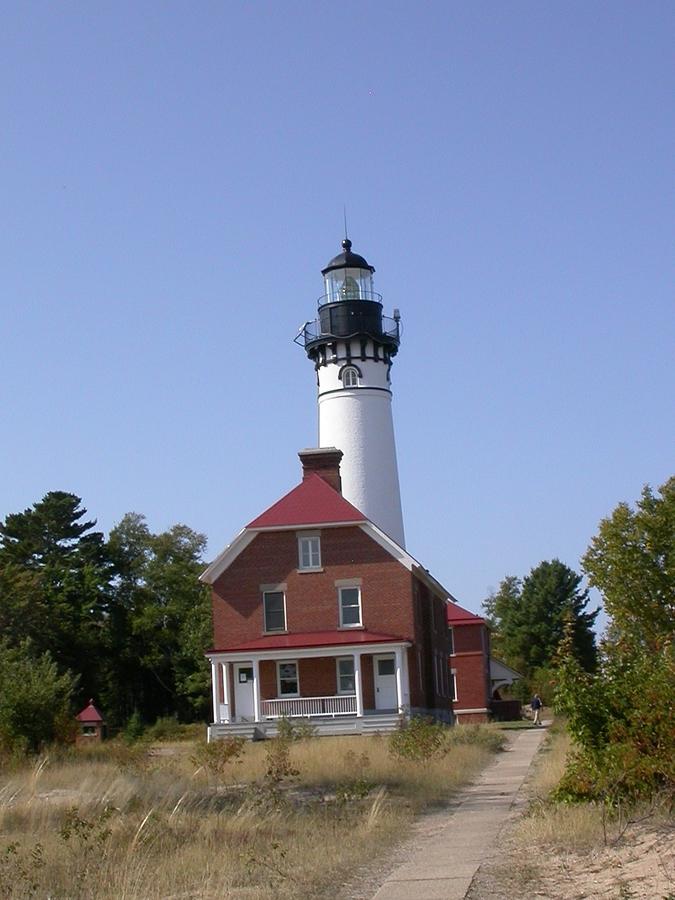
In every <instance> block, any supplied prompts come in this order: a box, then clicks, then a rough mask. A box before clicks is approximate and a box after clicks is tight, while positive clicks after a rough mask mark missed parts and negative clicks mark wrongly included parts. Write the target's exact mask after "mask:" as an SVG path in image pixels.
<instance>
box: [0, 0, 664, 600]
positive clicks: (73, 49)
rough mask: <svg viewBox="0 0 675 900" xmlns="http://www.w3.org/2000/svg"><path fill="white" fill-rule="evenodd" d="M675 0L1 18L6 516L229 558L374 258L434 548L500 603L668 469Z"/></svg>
mask: <svg viewBox="0 0 675 900" xmlns="http://www.w3.org/2000/svg"><path fill="white" fill-rule="evenodd" d="M674 34H675V7H674V6H673V5H672V4H671V3H657V2H646V3H639V4H638V3H621V2H612V3H600V2H591V3H588V2H567V3H559V4H542V3H528V2H515V3H508V4H504V3H496V2H494V3H480V2H477V3H474V2H472V3H463V4H460V3H452V2H427V3H418V4H412V3H401V2H392V3H387V4H384V3H374V2H359V3H354V2H350V0H347V2H342V3H340V4H335V3H327V2H311V3H310V2H302V3H300V2H283V3H281V2H277V3H269V2H258V3H252V2H220V3H215V2H201V3H199V4H189V3H186V2H180V3H179V2H171V3H159V2H152V3H150V2H141V3H137V2H134V3H130V2H115V3H112V2H97V3H96V4H88V3H75V2H67V3H59V4H55V3H47V2H34V3H30V4H26V3H18V2H15V3H8V4H6V5H5V6H4V8H3V28H2V32H1V33H0V78H1V80H0V86H1V90H0V114H1V121H2V140H1V141H0V196H1V197H2V217H1V219H0V221H1V222H2V240H0V278H1V279H2V281H1V295H0V296H1V297H2V307H3V315H2V318H1V322H2V328H3V339H2V354H1V357H0V365H1V376H2V377H1V378H0V403H1V404H2V418H1V423H2V424H1V427H2V435H1V444H0V446H1V454H2V460H1V465H0V517H2V518H4V516H5V515H6V514H7V513H9V512H13V511H17V510H20V509H23V508H25V507H27V506H29V505H31V504H32V503H33V502H35V501H36V500H38V499H40V498H41V497H42V496H43V495H44V493H46V492H47V491H49V490H68V491H73V492H75V493H76V494H78V495H79V496H81V497H82V498H83V502H84V504H85V506H86V507H87V508H88V510H89V511H90V513H91V514H92V515H94V516H96V517H97V518H98V522H99V525H100V527H101V528H102V529H103V530H104V531H108V530H109V529H110V528H111V527H112V526H113V525H114V524H115V523H116V522H118V521H119V519H120V518H121V517H122V516H123V515H124V513H125V512H127V511H130V510H134V511H137V512H141V513H144V514H145V515H146V516H147V518H148V521H149V524H150V526H151V527H152V528H153V529H155V530H161V529H163V528H166V527H169V526H170V525H172V524H173V523H175V522H179V521H180V522H185V523H186V524H188V525H190V526H191V527H193V528H195V529H197V530H199V531H203V532H205V533H206V534H207V535H208V537H209V551H210V553H212V554H215V553H217V552H218V551H219V550H220V549H221V548H222V547H223V546H224V544H225V543H227V542H228V541H229V540H230V539H231V537H232V536H233V535H234V533H236V532H237V531H238V530H239V528H240V527H241V526H242V525H243V524H244V523H245V522H247V521H249V520H250V519H251V518H253V517H254V516H255V515H256V514H257V513H259V512H260V511H261V510H262V509H264V508H265V507H266V506H268V505H269V504H271V503H272V502H273V501H275V500H276V499H277V498H278V497H279V496H280V495H281V494H283V493H285V492H286V491H287V490H288V489H290V488H291V487H292V486H293V485H294V484H295V483H296V482H297V481H298V480H299V463H298V460H297V456H296V452H297V451H298V450H299V449H301V448H303V447H306V446H313V445H314V444H315V442H316V428H317V416H316V405H315V381H314V373H313V370H312V366H311V364H310V363H309V362H308V360H307V359H306V358H305V357H304V355H303V353H302V351H301V350H300V349H299V348H298V347H296V346H295V345H294V344H293V343H292V338H293V336H294V335H295V333H296V331H297V328H298V326H299V325H300V324H301V323H303V322H304V321H305V320H307V319H310V318H313V316H314V313H315V303H316V298H317V297H318V296H319V295H320V294H321V293H322V283H321V275H320V269H321V268H322V266H323V265H324V264H325V263H326V261H327V260H328V259H329V258H330V257H331V256H333V255H334V254H335V253H336V252H338V250H339V242H340V239H341V238H342V227H343V226H342V214H343V213H342V211H343V204H346V206H347V214H348V221H349V232H350V237H351V238H352V240H353V242H354V249H355V250H356V251H357V252H359V253H362V254H363V255H365V256H366V258H367V259H368V261H369V262H370V263H371V264H373V265H374V266H375V267H376V275H375V279H376V284H375V286H376V289H377V290H379V291H380V292H381V293H382V294H383V295H384V302H385V312H387V313H391V310H392V309H393V308H394V307H398V308H400V310H401V314H402V317H403V329H404V331H403V341H402V346H401V351H400V353H399V356H398V357H397V359H396V362H395V365H394V369H393V373H392V375H393V388H394V416H395V427H396V433H397V448H398V456H399V468H400V477H401V485H402V496H403V507H404V518H405V525H406V533H407V542H408V548H409V550H410V551H411V552H412V553H413V554H414V555H415V556H417V557H418V558H419V559H420V560H421V561H422V562H423V563H424V565H426V566H427V567H428V568H429V569H430V570H431V571H432V572H433V573H434V574H435V575H436V576H437V577H438V578H439V579H440V580H441V581H442V582H443V583H445V584H446V586H447V587H448V588H449V589H450V590H451V591H452V592H453V593H454V594H455V596H456V597H457V598H458V599H459V600H460V602H462V603H463V604H464V605H466V606H468V607H469V608H470V609H474V610H477V609H479V607H480V603H481V601H482V599H483V598H484V597H485V596H486V595H487V593H488V591H489V590H490V588H496V587H497V586H498V584H499V582H500V580H501V579H502V578H503V577H504V576H506V575H507V574H516V575H524V574H526V573H527V572H528V571H529V570H530V569H531V568H532V567H533V566H535V565H537V563H539V562H540V561H541V560H542V559H551V558H553V557H556V556H557V557H559V558H560V559H562V560H563V561H564V562H566V563H567V564H568V565H570V566H572V567H573V568H578V565H579V557H580V555H581V554H582V553H583V551H584V550H585V548H586V546H587V545H588V542H589V540H590V539H591V537H592V536H593V534H594V533H595V531H596V529H597V525H598V522H599V520H600V518H601V517H602V516H604V515H607V514H608V513H609V512H610V511H611V510H612V509H613V508H614V506H615V505H616V504H617V503H618V502H619V501H620V500H629V501H633V500H635V499H636V498H637V497H638V495H639V493H640V490H641V488H642V485H643V484H644V483H647V482H648V483H650V484H652V485H655V486H656V485H659V484H661V483H663V482H664V481H665V480H666V478H667V477H668V476H669V475H671V474H673V448H674V446H675V440H674V438H675V434H674V431H675V428H674V424H673V423H674V421H675V417H674V416H673V396H674V393H675V392H674V383H673V382H674V378H673V346H674V336H675V335H674V332H675V327H674V324H675V322H674V320H675V314H674V306H673V266H672V261H673V180H674V179H673V175H674V169H675V167H674V166H673V159H674V158H675V152H674V151H675V140H674V138H675V124H674V116H673V96H674V95H675V91H674V89H675V64H674V62H673V59H674V56H673V52H672V46H673V36H674Z"/></svg>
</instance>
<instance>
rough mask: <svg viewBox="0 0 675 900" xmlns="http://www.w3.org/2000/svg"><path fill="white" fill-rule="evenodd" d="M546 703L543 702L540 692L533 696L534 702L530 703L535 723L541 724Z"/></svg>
mask: <svg viewBox="0 0 675 900" xmlns="http://www.w3.org/2000/svg"><path fill="white" fill-rule="evenodd" d="M543 706H544V704H543V703H542V702H541V697H540V696H539V694H535V695H534V697H533V698H532V702H531V703H530V709H531V710H532V721H533V722H534V724H535V725H541V711H542V708H543Z"/></svg>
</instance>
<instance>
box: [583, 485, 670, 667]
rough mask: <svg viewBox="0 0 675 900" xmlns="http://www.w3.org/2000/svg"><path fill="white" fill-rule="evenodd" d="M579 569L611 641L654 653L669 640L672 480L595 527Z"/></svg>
mask: <svg viewBox="0 0 675 900" xmlns="http://www.w3.org/2000/svg"><path fill="white" fill-rule="evenodd" d="M582 565H583V567H584V570H585V572H586V573H587V575H588V579H589V582H590V584H591V585H592V586H594V587H597V588H598V589H599V591H600V592H601V594H602V596H603V601H604V605H605V609H606V611H607V614H608V615H609V616H610V618H611V620H612V628H613V632H614V634H615V636H616V637H617V638H618V637H623V638H624V639H627V640H630V642H631V643H634V644H635V643H640V644H642V645H643V646H644V647H645V648H647V649H652V650H658V649H660V648H661V647H662V646H663V644H664V642H666V641H673V638H675V477H672V478H670V479H669V480H668V481H667V482H666V483H665V484H664V485H663V486H662V487H661V488H660V490H659V493H658V494H656V495H655V494H654V492H653V491H652V489H651V488H650V487H649V486H646V487H645V488H644V489H643V491H642V496H641V498H640V499H639V500H638V501H637V504H636V508H635V509H631V507H630V506H629V505H628V504H627V503H620V504H619V505H618V506H617V507H616V509H615V510H614V512H613V513H612V515H611V516H609V517H608V518H606V519H603V520H602V521H601V522H600V526H599V529H598V534H597V535H596V536H595V537H594V538H593V540H592V541H591V544H590V547H589V548H588V551H587V552H586V555H585V556H584V557H583V559H582Z"/></svg>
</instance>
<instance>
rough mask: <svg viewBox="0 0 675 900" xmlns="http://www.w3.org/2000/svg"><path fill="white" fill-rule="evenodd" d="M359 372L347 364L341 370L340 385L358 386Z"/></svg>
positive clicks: (347, 386)
mask: <svg viewBox="0 0 675 900" xmlns="http://www.w3.org/2000/svg"><path fill="white" fill-rule="evenodd" d="M358 384H359V374H358V372H357V371H356V369H355V368H353V367H352V366H348V367H347V368H346V369H343V370H342V387H346V388H351V387H358Z"/></svg>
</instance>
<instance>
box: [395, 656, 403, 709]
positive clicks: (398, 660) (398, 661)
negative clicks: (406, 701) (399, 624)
mask: <svg viewBox="0 0 675 900" xmlns="http://www.w3.org/2000/svg"><path fill="white" fill-rule="evenodd" d="M394 659H395V666H396V706H397V707H398V712H399V715H400V714H401V713H402V712H403V672H402V669H403V659H402V656H401V648H400V647H397V648H396V650H394Z"/></svg>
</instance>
